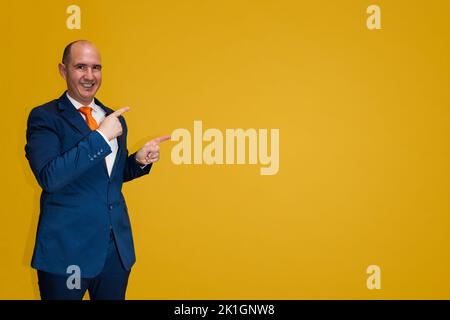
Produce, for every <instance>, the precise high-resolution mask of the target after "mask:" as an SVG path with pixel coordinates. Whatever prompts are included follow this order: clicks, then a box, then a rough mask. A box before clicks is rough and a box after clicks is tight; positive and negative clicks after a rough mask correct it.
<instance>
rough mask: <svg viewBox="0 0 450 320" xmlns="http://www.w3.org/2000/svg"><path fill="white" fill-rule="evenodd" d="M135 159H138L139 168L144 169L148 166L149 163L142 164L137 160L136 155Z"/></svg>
mask: <svg viewBox="0 0 450 320" xmlns="http://www.w3.org/2000/svg"><path fill="white" fill-rule="evenodd" d="M134 161H136V163H137V165H138V166H139V168H141V169H144V168H145V167H146V166H148V164H144V165H142V164H140V163H139V161H137V159H136V155H134Z"/></svg>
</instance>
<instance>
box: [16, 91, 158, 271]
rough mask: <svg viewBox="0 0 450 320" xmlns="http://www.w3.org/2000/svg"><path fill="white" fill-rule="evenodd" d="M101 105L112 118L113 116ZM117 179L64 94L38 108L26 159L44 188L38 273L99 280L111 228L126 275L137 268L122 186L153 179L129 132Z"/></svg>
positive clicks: (104, 146) (103, 147)
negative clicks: (71, 270)
mask: <svg viewBox="0 0 450 320" xmlns="http://www.w3.org/2000/svg"><path fill="white" fill-rule="evenodd" d="M95 103H96V104H97V105H98V106H100V107H102V108H103V109H104V110H105V111H106V115H109V114H110V113H112V112H113V110H111V109H109V108H107V107H105V106H104V105H103V104H102V103H101V102H100V101H98V100H95ZM119 119H120V122H121V123H122V127H123V134H122V135H121V136H119V137H118V138H117V140H118V145H119V149H118V151H117V156H116V159H115V162H114V166H113V170H112V172H111V177H109V176H108V172H107V168H106V163H105V157H106V156H107V155H108V154H110V153H111V148H110V146H109V144H108V143H107V142H106V141H105V139H104V138H103V137H102V136H101V135H100V133H98V132H97V131H91V130H90V129H89V127H88V126H87V124H86V122H85V121H84V119H83V118H82V116H81V115H80V114H79V112H78V111H77V110H76V108H75V107H74V106H73V105H72V103H71V102H70V101H69V99H68V98H67V96H66V94H65V93H64V94H63V95H62V96H61V97H60V98H59V99H56V100H53V101H50V102H48V103H46V104H44V105H42V106H39V107H36V108H34V109H33V110H32V111H31V112H30V115H29V118H28V127H27V134H26V137H27V144H26V146H25V153H26V157H27V159H28V161H29V163H30V166H31V169H32V171H33V173H34V175H35V177H36V179H37V181H38V183H39V185H40V186H41V188H42V193H41V201H40V216H39V224H38V230H37V235H36V244H35V248H34V253H33V258H32V263H31V265H32V267H33V268H36V269H38V270H42V271H46V272H51V273H55V274H63V275H66V272H67V268H68V267H69V266H70V265H77V266H79V267H80V270H81V277H86V278H90V277H94V276H96V275H97V274H99V273H100V272H101V270H102V268H103V265H104V262H105V259H106V254H107V249H108V241H109V235H110V229H111V228H112V230H113V232H114V235H115V238H116V243H117V247H118V250H119V254H120V258H121V260H122V262H123V264H124V266H125V268H126V269H127V270H129V269H130V268H131V267H132V265H133V264H134V262H135V260H136V258H135V253H134V245H133V237H132V232H131V225H130V220H129V217H128V210H127V206H126V204H125V199H124V197H123V195H122V191H121V190H122V184H123V182H127V181H130V180H132V179H135V178H137V177H140V176H142V175H145V174H148V173H149V171H150V168H151V165H148V166H146V167H145V168H144V169H141V167H140V166H139V164H138V163H137V162H136V160H135V158H134V154H132V155H130V156H128V150H127V140H126V137H127V126H126V123H125V119H124V118H123V117H119Z"/></svg>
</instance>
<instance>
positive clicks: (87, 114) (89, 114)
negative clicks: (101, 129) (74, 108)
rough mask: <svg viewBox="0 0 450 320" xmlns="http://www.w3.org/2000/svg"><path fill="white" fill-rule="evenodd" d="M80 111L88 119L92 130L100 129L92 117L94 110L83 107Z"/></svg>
mask: <svg viewBox="0 0 450 320" xmlns="http://www.w3.org/2000/svg"><path fill="white" fill-rule="evenodd" d="M78 111H80V112H81V113H82V114H84V116H85V117H86V123H87V125H88V127H89V128H90V129H91V130H97V129H98V124H97V121H95V119H94V117H93V116H92V108H91V107H88V106H83V107H81V108H79V109H78Z"/></svg>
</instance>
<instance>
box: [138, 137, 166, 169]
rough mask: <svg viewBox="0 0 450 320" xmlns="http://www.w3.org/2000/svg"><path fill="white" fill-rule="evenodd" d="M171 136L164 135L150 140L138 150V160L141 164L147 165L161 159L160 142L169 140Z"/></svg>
mask: <svg viewBox="0 0 450 320" xmlns="http://www.w3.org/2000/svg"><path fill="white" fill-rule="evenodd" d="M169 139H170V136H162V137H158V138H155V139H152V140H150V141H149V142H147V143H146V144H144V146H143V147H142V148H141V149H139V151H138V152H136V161H137V162H138V163H139V164H141V165H143V166H144V165H147V164H150V163H153V162H156V161H158V160H159V144H160V143H161V142H163V141H166V140H169Z"/></svg>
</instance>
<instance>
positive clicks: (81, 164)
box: [25, 108, 112, 192]
mask: <svg viewBox="0 0 450 320" xmlns="http://www.w3.org/2000/svg"><path fill="white" fill-rule="evenodd" d="M26 137H27V144H26V146H25V155H26V157H27V159H28V161H29V163H30V166H31V169H32V171H33V173H34V175H35V177H36V180H37V181H38V183H39V185H40V186H41V187H42V189H44V190H45V191H47V192H54V191H57V190H58V189H60V188H63V187H64V186H65V185H67V184H68V183H70V182H72V181H73V180H75V179H76V178H77V177H79V176H80V175H81V174H82V173H83V172H85V171H86V170H87V169H89V168H91V167H92V166H95V165H97V164H98V163H99V162H101V161H103V160H104V158H105V157H106V156H107V155H108V154H110V153H111V152H112V151H111V148H110V146H109V144H108V143H107V142H106V141H105V139H103V137H102V136H101V134H100V133H98V132H96V131H92V132H91V133H89V134H88V135H87V136H85V137H84V138H83V139H81V140H80V141H79V142H78V143H77V144H76V145H75V146H74V147H72V148H71V149H69V150H67V151H65V152H64V153H62V151H61V142H60V138H59V135H58V124H57V122H56V119H55V118H54V116H53V115H52V114H50V113H49V112H47V111H45V110H43V109H41V108H35V109H33V110H32V111H31V112H30V115H29V117H28V125H27V134H26Z"/></svg>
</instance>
